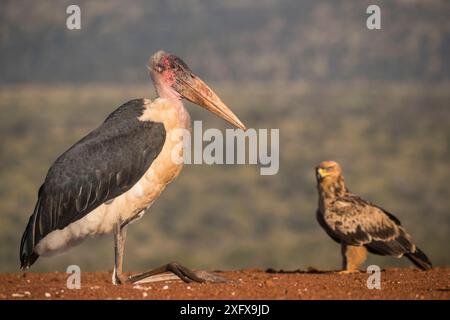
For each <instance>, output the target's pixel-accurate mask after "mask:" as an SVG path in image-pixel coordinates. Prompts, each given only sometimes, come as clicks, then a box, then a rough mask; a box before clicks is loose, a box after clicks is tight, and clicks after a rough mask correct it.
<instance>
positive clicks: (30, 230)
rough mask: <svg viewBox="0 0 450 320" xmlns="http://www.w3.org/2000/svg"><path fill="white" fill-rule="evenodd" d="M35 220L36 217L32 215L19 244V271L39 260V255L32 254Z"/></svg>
mask: <svg viewBox="0 0 450 320" xmlns="http://www.w3.org/2000/svg"><path fill="white" fill-rule="evenodd" d="M35 219H36V215H35V214H33V215H32V216H31V217H30V220H29V221H28V224H27V227H26V229H25V231H24V232H23V235H22V241H21V242H20V269H22V270H24V269H26V268H28V267H29V266H31V265H32V264H33V263H34V262H35V261H36V260H37V259H38V258H39V255H38V254H36V253H35V252H34V224H35Z"/></svg>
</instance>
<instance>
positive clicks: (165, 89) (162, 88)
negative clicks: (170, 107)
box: [152, 75, 182, 102]
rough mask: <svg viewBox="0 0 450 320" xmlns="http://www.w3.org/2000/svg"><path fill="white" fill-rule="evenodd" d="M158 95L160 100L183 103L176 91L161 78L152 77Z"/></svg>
mask: <svg viewBox="0 0 450 320" xmlns="http://www.w3.org/2000/svg"><path fill="white" fill-rule="evenodd" d="M152 79H153V83H154V85H155V90H156V93H157V94H158V96H159V97H160V98H164V99H167V100H170V101H172V102H176V101H181V98H182V97H181V95H180V94H179V93H178V92H176V91H175V89H173V88H172V87H171V86H170V85H168V84H167V83H165V82H164V81H162V80H161V79H160V78H159V77H155V76H154V75H152Z"/></svg>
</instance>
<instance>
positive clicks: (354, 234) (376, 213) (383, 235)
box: [334, 194, 415, 256]
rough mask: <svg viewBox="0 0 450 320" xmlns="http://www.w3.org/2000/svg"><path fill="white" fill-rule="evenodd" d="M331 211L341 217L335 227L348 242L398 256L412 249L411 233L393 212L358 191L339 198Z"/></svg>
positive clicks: (344, 240)
mask: <svg viewBox="0 0 450 320" xmlns="http://www.w3.org/2000/svg"><path fill="white" fill-rule="evenodd" d="M334 211H335V213H336V214H337V216H339V217H341V218H340V219H339V220H338V221H336V223H335V226H334V229H335V230H334V231H335V232H336V233H337V234H338V236H339V238H340V239H341V241H342V242H344V243H346V244H348V245H356V246H360V245H365V246H366V247H367V248H368V250H369V251H371V252H372V253H376V254H380V255H392V256H401V255H403V254H404V253H408V252H414V251H415V245H414V244H413V242H412V240H411V237H410V235H409V234H408V233H407V232H406V231H405V229H404V228H403V227H402V226H401V223H400V221H399V220H398V219H397V218H396V217H395V216H394V215H392V214H391V213H389V212H387V211H386V210H384V209H382V208H380V207H378V206H376V205H374V204H372V203H370V202H368V201H365V200H364V199H362V198H360V197H359V196H357V195H354V194H346V195H345V196H343V197H340V198H338V199H337V200H336V202H335V206H334Z"/></svg>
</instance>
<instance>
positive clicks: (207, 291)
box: [0, 267, 450, 300]
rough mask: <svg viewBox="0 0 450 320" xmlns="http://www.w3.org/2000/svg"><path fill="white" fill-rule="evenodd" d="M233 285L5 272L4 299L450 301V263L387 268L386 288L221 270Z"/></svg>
mask: <svg viewBox="0 0 450 320" xmlns="http://www.w3.org/2000/svg"><path fill="white" fill-rule="evenodd" d="M219 273H220V275H222V276H224V277H226V278H228V279H231V280H234V281H233V283H230V284H212V283H184V282H181V281H160V282H152V283H145V284H140V285H131V284H125V285H121V286H114V285H112V284H111V273H108V272H84V273H82V274H81V288H80V289H78V290H77V289H72V290H69V289H67V287H66V282H67V277H68V274H66V273H61V272H54V273H34V272H24V273H3V274H0V299H444V300H449V299H450V267H445V268H444V267H439V268H434V269H432V270H430V271H426V272H422V271H419V270H416V269H413V268H393V269H386V270H383V271H382V272H381V289H380V290H377V289H372V290H370V289H368V287H367V279H368V277H369V274H367V273H356V274H339V273H337V272H320V271H317V270H308V271H290V272H283V271H279V272H274V271H271V272H266V271H263V270H259V269H247V270H238V271H224V272H219Z"/></svg>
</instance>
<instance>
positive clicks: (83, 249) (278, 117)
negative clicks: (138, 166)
mask: <svg viewBox="0 0 450 320" xmlns="http://www.w3.org/2000/svg"><path fill="white" fill-rule="evenodd" d="M73 3H76V4H78V5H79V6H80V7H81V14H82V29H81V30H77V31H70V30H67V28H66V25H65V21H66V18H67V14H66V13H65V12H66V8H67V6H68V5H69V4H73ZM369 4H371V1H357V2H356V1H331V0H330V1H269V0H258V1H257V0H254V1H253V0H245V1H243V0H241V1H237V0H236V1H235V0H231V1H222V2H219V1H200V0H186V1H184V0H170V1H167V0H166V1H162V0H161V1H137V0H136V1H132V2H125V1H106V0H105V1H75V2H74V1H39V2H32V1H5V0H2V1H0V112H1V118H0V182H1V183H0V271H3V272H4V271H11V272H13V271H17V270H18V266H19V257H18V251H19V245H20V237H21V235H22V232H23V230H24V228H25V225H26V222H27V220H28V217H29V215H30V214H31V213H32V210H33V207H34V204H35V201H36V195H37V190H38V188H39V186H40V184H41V183H42V182H43V179H44V177H45V175H46V172H47V170H48V168H49V166H50V165H51V164H52V162H53V161H54V160H55V159H56V157H57V156H58V155H59V154H61V153H62V152H63V151H64V150H66V149H67V148H68V147H69V146H70V145H72V144H73V143H75V142H76V141H77V140H79V139H80V138H81V137H83V136H84V135H85V134H87V133H88V132H89V131H90V130H92V129H93V128H95V127H96V126H98V125H99V124H100V123H101V122H102V121H103V119H104V118H105V117H106V116H107V115H108V114H109V113H110V112H112V111H113V110H114V109H115V108H116V107H118V106H119V105H121V104H122V103H123V102H125V101H128V100H130V99H132V98H137V97H149V98H152V97H154V91H153V87H152V84H151V80H150V79H149V77H148V75H147V70H146V68H145V65H146V62H147V59H148V57H149V56H150V55H151V54H153V53H154V52H155V51H157V50H159V49H164V50H166V51H169V52H173V53H176V54H177V55H179V56H180V57H182V58H183V59H184V60H185V61H186V62H187V63H188V64H189V65H190V67H191V68H192V70H194V72H196V73H197V74H199V75H200V76H201V77H202V78H203V79H204V80H205V81H207V82H208V83H210V84H211V86H212V87H213V88H214V89H215V90H216V92H217V93H218V94H219V95H220V96H221V97H222V98H223V100H224V101H225V102H226V103H227V104H228V105H229V106H230V107H231V108H232V109H233V110H234V111H235V112H236V114H238V115H239V117H240V118H241V119H242V120H243V121H244V123H246V125H247V126H248V127H253V128H279V129H280V171H279V173H278V174H277V175H275V176H260V175H259V168H258V167H257V166H250V165H236V166H219V165H216V166H208V165H190V166H186V167H185V168H184V170H183V171H182V173H181V175H180V177H179V178H178V179H177V180H176V181H175V182H174V183H173V184H171V185H170V186H168V188H167V189H166V191H165V192H164V193H163V195H162V196H161V198H160V199H159V200H158V201H157V202H156V203H155V205H154V206H153V207H152V208H151V209H150V210H149V212H148V213H147V215H145V216H144V218H143V219H141V220H140V221H139V222H137V223H135V224H132V225H131V227H130V228H129V232H128V234H129V236H128V241H127V250H126V256H125V269H126V270H136V271H137V270H143V269H146V268H149V267H154V266H157V265H160V264H163V263H166V262H168V261H170V260H178V261H181V262H183V263H185V264H187V265H189V266H191V267H195V268H212V269H236V268H246V267H262V268H266V267H275V268H288V269H289V268H306V267H308V266H313V267H316V268H321V269H333V268H338V267H339V266H340V253H339V246H338V245H337V244H335V243H334V242H332V240H330V239H329V238H328V236H327V235H326V234H325V233H324V232H323V231H322V229H321V228H320V227H319V226H318V224H317V222H316V220H315V209H316V205H317V194H316V189H315V180H314V172H313V168H314V166H315V165H316V164H317V163H318V162H320V161H322V160H325V159H334V160H337V161H339V162H340V163H341V164H342V166H343V168H344V173H345V177H346V181H347V183H348V185H349V187H350V189H351V190H353V191H354V192H357V193H359V194H361V195H362V196H364V197H365V198H367V199H369V200H371V201H373V202H375V203H377V204H379V205H381V206H383V207H384V208H386V209H387V210H389V211H391V212H393V213H395V214H396V215H397V216H398V218H400V220H401V221H402V222H403V224H404V225H405V226H406V228H407V229H408V230H409V231H410V233H411V234H412V235H413V237H414V238H415V239H416V241H417V243H418V244H419V246H420V247H421V248H422V249H423V250H424V251H425V252H426V253H427V254H428V255H429V257H430V258H431V260H432V261H433V262H434V263H435V264H436V265H448V264H450V255H449V249H448V244H449V243H450V235H449V226H450V213H449V207H450V206H449V205H450V189H449V186H448V181H450V166H449V155H450V139H449V138H450V124H449V116H450V105H449V104H450V85H449V84H450V81H449V80H450V61H449V57H450V41H449V40H450V20H449V19H448V17H449V14H450V2H448V1H437V0H432V1H426V2H425V1H418V0H417V1H415V0H402V1H401V0H397V1H377V4H378V5H380V7H381V12H382V29H381V30H379V31H370V30H368V29H367V28H366V26H365V21H366V18H367V16H368V15H367V14H366V13H365V12H366V8H367V6H368V5H369ZM188 108H189V111H190V112H191V116H192V118H193V119H194V120H204V123H203V125H204V128H205V127H218V128H221V129H225V128H227V127H229V126H228V125H227V124H225V123H224V122H223V121H222V120H219V119H217V118H216V117H214V116H213V115H210V114H208V113H206V112H205V111H203V110H201V109H200V108H198V107H196V106H192V105H190V104H188ZM368 263H379V264H381V265H382V266H393V265H396V266H398V265H402V266H408V265H409V263H408V262H407V261H403V260H396V259H393V258H385V257H373V256H372V257H370V259H369V261H368ZM69 264H77V265H79V266H80V267H81V268H82V270H108V269H111V267H112V264H113V242H112V236H111V235H110V236H103V237H100V238H98V239H95V240H93V239H89V240H87V241H85V242H84V243H83V244H82V245H80V246H78V247H76V248H74V249H72V250H71V251H69V252H68V253H67V254H64V255H60V256H57V257H53V258H49V259H48V258H47V259H46V258H43V259H40V260H39V261H38V262H37V263H36V265H35V266H33V268H32V270H35V271H52V270H60V271H64V270H65V268H66V267H67V266H68V265H69Z"/></svg>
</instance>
